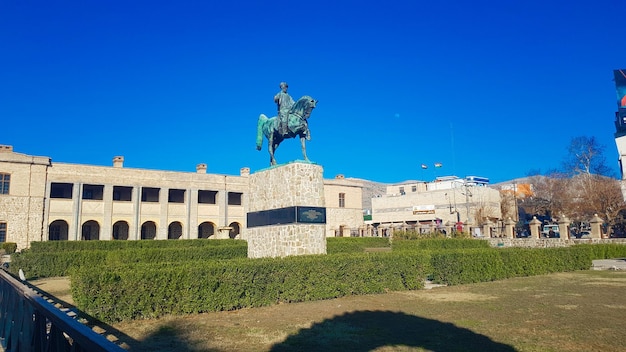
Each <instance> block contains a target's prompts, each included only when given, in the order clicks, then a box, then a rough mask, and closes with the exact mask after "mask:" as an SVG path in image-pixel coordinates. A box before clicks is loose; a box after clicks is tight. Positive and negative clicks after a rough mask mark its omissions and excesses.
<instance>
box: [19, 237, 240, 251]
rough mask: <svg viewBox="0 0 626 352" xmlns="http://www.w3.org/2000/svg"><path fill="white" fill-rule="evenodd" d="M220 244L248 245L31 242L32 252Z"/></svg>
mask: <svg viewBox="0 0 626 352" xmlns="http://www.w3.org/2000/svg"><path fill="white" fill-rule="evenodd" d="M222 246H245V247H247V246H248V242H246V241H245V240H233V239H223V240H207V239H193V240H167V241H155V240H141V241H43V242H31V244H30V251H32V252H45V253H51V252H59V251H81V250H115V249H129V248H182V247H222Z"/></svg>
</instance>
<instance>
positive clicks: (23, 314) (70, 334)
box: [0, 270, 125, 352]
mask: <svg viewBox="0 0 626 352" xmlns="http://www.w3.org/2000/svg"><path fill="white" fill-rule="evenodd" d="M0 338H1V339H2V341H1V342H2V347H3V348H4V350H5V351H6V352H22V351H68V352H69V351H72V352H82V351H89V352H105V351H110V352H114V351H116V352H122V351H125V350H124V349H122V348H121V347H119V346H118V345H116V344H115V343H113V342H111V341H109V340H107V339H106V338H105V337H104V336H102V335H100V334H98V333H96V332H95V331H93V330H92V329H90V328H89V327H88V326H86V325H84V324H82V323H81V322H79V321H77V320H75V319H74V318H72V317H70V316H68V315H67V314H66V313H65V312H63V311H61V310H59V309H58V308H56V307H55V306H54V305H53V304H51V303H49V302H48V301H47V300H45V299H44V298H43V297H41V296H40V295H39V294H37V292H36V291H35V290H33V289H32V288H30V287H29V286H28V285H25V284H24V283H22V282H20V281H19V280H17V279H16V278H14V277H13V276H11V275H10V274H8V273H7V272H5V271H4V270H0Z"/></svg>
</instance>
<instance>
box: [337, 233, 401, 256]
mask: <svg viewBox="0 0 626 352" xmlns="http://www.w3.org/2000/svg"><path fill="white" fill-rule="evenodd" d="M390 246H391V243H390V242H389V239H388V238H386V237H328V238H327V239H326V253H328V254H338V253H363V252H364V251H365V248H388V247H390Z"/></svg>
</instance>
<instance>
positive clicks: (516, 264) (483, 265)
mask: <svg viewBox="0 0 626 352" xmlns="http://www.w3.org/2000/svg"><path fill="white" fill-rule="evenodd" d="M431 264H432V270H433V271H432V278H433V281H434V282H437V283H442V284H448V285H458V284H466V283H473V282H483V281H493V280H500V279H505V278H510V277H518V276H530V275H543V274H549V273H554V272H565V271H574V270H588V269H589V268H591V264H592V262H591V259H590V250H589V249H588V248H583V247H577V246H575V247H562V248H506V249H504V248H503V249H498V248H488V249H468V250H448V251H436V252H433V253H432V260H431Z"/></svg>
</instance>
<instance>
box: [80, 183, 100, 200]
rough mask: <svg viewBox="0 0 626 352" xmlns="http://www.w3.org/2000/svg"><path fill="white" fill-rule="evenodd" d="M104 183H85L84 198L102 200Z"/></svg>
mask: <svg viewBox="0 0 626 352" xmlns="http://www.w3.org/2000/svg"><path fill="white" fill-rule="evenodd" d="M103 194H104V186H103V185H83V199H94V200H102V195H103Z"/></svg>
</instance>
